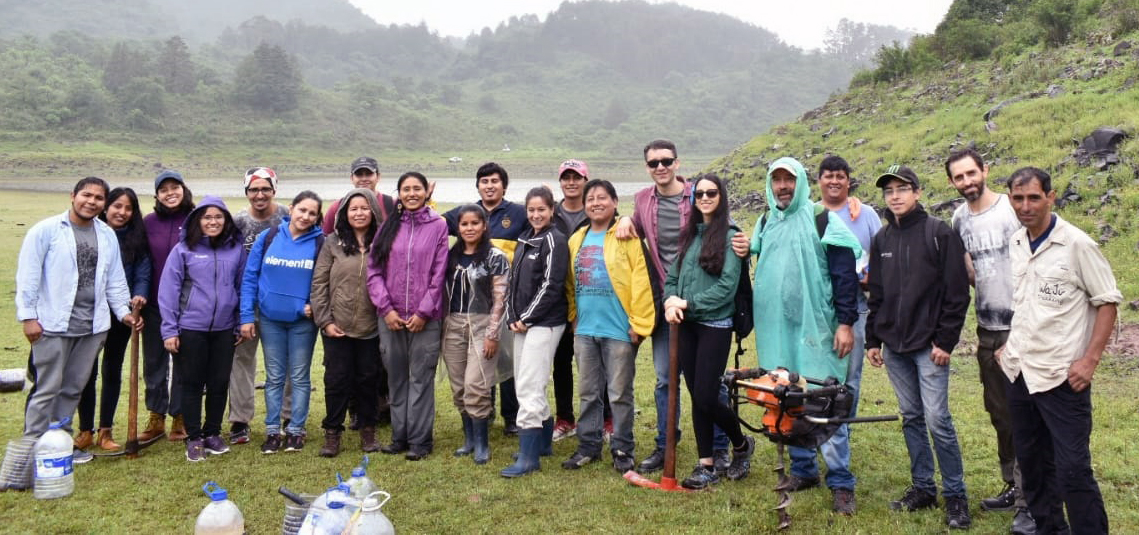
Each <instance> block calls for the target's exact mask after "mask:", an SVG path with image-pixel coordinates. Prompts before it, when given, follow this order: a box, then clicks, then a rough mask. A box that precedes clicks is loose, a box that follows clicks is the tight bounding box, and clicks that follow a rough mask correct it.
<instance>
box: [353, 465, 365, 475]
mask: <svg viewBox="0 0 1139 535" xmlns="http://www.w3.org/2000/svg"><path fill="white" fill-rule="evenodd" d="M364 475H365V472H364V467H363V466H357V467H356V468H353V469H352V477H364Z"/></svg>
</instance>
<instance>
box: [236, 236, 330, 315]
mask: <svg viewBox="0 0 1139 535" xmlns="http://www.w3.org/2000/svg"><path fill="white" fill-rule="evenodd" d="M270 230H272V229H268V230H265V231H262V232H261V234H258V235H257V240H255V241H254V242H253V248H252V249H250V250H249V259H248V260H247V261H246V263H245V276H244V278H243V279H242V281H241V323H243V324H244V323H253V321H254V320H255V319H256V317H257V316H256V314H255V313H254V311H255V310H257V311H260V313H261V317H263V318H268V319H271V320H273V321H285V322H291V321H297V320H299V319H301V318H303V317H305V304H307V303H308V302H309V293H310V292H311V290H312V269H313V267H314V266H315V265H316V257H317V254H318V253H320V251H319V250H317V244H316V242H317V239H316V238H317V237H318V236H320V235H321V230H320V225H314V226H313V227H312V229H310V230H309V231H308V232H306V233H305V234H302V235H301V236H300V237H299V238H297V239H295V240H294V239H293V236H292V234H290V233H289V218H287V217H286V218H284V219H283V220H282V221H281V224H280V226H278V227H277V235H276V236H275V237H274V238H273V241H272V242H271V243H270V244H269V248H268V250H266V248H265V237H266V236H267V235H268V234H269V232H270Z"/></svg>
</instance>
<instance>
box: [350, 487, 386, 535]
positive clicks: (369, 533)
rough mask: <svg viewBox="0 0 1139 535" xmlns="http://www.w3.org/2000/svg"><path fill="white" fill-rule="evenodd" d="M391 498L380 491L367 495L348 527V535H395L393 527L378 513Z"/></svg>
mask: <svg viewBox="0 0 1139 535" xmlns="http://www.w3.org/2000/svg"><path fill="white" fill-rule="evenodd" d="M381 498H382V499H381ZM391 498H392V495H391V494H388V493H386V492H384V491H382V490H377V491H375V492H372V493H371V494H368V497H367V498H364V503H363V504H361V505H360V512H359V513H358V514H357V515H356V516H354V517H353V518H352V522H351V523H350V524H349V526H348V533H349V535H395V526H393V525H392V523H391V521H390V520H388V517H386V516H384V514H383V513H381V512H380V508H381V507H383V506H384V504H385V503H388V500H390V499H391Z"/></svg>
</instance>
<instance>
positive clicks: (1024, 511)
mask: <svg viewBox="0 0 1139 535" xmlns="http://www.w3.org/2000/svg"><path fill="white" fill-rule="evenodd" d="M1009 533H1012V535H1036V520H1035V519H1033V518H1032V513H1030V512H1028V508H1027V507H1018V508H1017V510H1016V516H1014V517H1012V528H1010V529H1009Z"/></svg>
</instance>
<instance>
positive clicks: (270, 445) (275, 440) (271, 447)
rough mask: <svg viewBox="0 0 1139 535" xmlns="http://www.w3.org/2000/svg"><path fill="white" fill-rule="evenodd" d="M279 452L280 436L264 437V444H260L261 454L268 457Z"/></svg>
mask: <svg viewBox="0 0 1139 535" xmlns="http://www.w3.org/2000/svg"><path fill="white" fill-rule="evenodd" d="M278 451H281V434H280V433H273V434H271V435H268V436H266V437H265V442H263V443H262V444H261V453H263V454H265V455H270V454H273V453H277V452H278Z"/></svg>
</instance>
